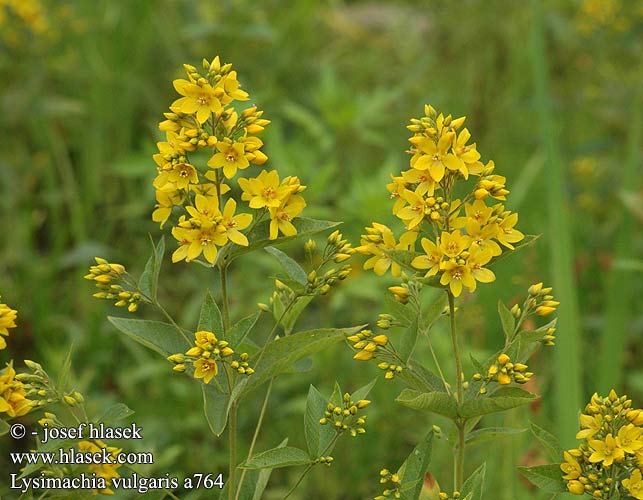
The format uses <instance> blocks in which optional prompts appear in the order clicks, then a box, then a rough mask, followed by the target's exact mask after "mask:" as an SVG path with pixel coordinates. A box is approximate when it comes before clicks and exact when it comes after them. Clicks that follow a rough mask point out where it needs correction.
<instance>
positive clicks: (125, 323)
mask: <svg viewBox="0 0 643 500" xmlns="http://www.w3.org/2000/svg"><path fill="white" fill-rule="evenodd" d="M107 319H108V320H109V321H110V322H111V323H112V324H113V325H114V326H115V327H116V328H118V329H119V330H120V331H121V332H123V333H124V334H125V335H127V336H128V337H130V338H132V339H134V340H135V341H136V342H138V343H139V344H142V345H144V346H145V347H147V348H148V349H152V350H153V351H155V352H157V353H159V354H160V355H161V356H163V357H164V358H167V357H168V356H169V355H170V354H176V353H179V352H185V351H186V350H187V349H189V348H190V343H189V342H188V341H187V340H186V338H185V337H184V336H183V335H186V336H188V335H189V334H190V333H189V332H187V331H185V330H183V335H181V333H180V331H179V330H178V329H177V328H176V327H175V326H173V325H170V324H169V323H163V322H161V321H149V320H145V319H130V318H117V317H114V316H109V317H108V318H107ZM188 338H189V337H188Z"/></svg>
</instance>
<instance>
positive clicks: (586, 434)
mask: <svg viewBox="0 0 643 500" xmlns="http://www.w3.org/2000/svg"><path fill="white" fill-rule="evenodd" d="M580 426H581V430H580V431H579V432H578V434H577V435H576V438H577V439H581V440H582V442H581V444H580V445H579V446H578V448H574V449H571V450H567V451H566V452H564V455H563V457H564V459H565V461H564V462H563V463H562V464H561V465H560V468H561V470H562V471H563V473H564V475H563V479H565V481H566V482H567V489H568V490H569V491H570V492H571V493H573V494H575V495H583V494H588V495H590V496H592V497H594V498H616V497H618V498H621V496H622V495H623V494H625V493H626V492H627V494H629V495H631V496H632V497H634V498H636V499H637V500H643V479H642V473H643V410H641V409H633V408H632V401H631V400H629V399H627V396H621V397H619V396H618V395H617V394H616V393H615V392H614V390H612V391H610V393H609V396H607V397H600V396H598V395H597V394H594V395H593V396H592V399H591V401H590V403H589V404H588V405H587V406H586V407H585V412H584V413H581V415H580Z"/></svg>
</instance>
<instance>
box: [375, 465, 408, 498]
mask: <svg viewBox="0 0 643 500" xmlns="http://www.w3.org/2000/svg"><path fill="white" fill-rule="evenodd" d="M387 483H390V484H387ZM380 484H386V485H387V487H386V489H385V490H384V491H383V492H382V494H381V495H378V496H376V497H375V500H386V499H388V498H401V497H402V492H401V491H400V488H401V487H402V482H401V481H400V476H399V475H398V474H393V473H391V471H389V470H388V469H382V470H381V471H380Z"/></svg>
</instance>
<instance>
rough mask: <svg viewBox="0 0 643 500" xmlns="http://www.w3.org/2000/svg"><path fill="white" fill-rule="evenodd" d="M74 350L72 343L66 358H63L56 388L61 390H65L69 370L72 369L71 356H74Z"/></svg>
mask: <svg viewBox="0 0 643 500" xmlns="http://www.w3.org/2000/svg"><path fill="white" fill-rule="evenodd" d="M73 350H74V345H73V344H72V345H70V346H69V350H68V351H67V354H66V355H65V359H64V360H63V364H62V366H61V367H60V372H59V373H58V382H57V383H56V388H57V389H58V390H59V391H64V390H65V384H66V383H67V377H68V376H69V371H70V370H71V357H72V352H73Z"/></svg>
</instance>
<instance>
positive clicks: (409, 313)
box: [384, 293, 416, 326]
mask: <svg viewBox="0 0 643 500" xmlns="http://www.w3.org/2000/svg"><path fill="white" fill-rule="evenodd" d="M384 300H385V301H386V306H387V307H388V310H389V311H390V313H391V315H392V316H393V317H394V318H395V319H396V320H397V321H399V322H400V324H401V325H402V326H409V325H410V324H411V323H412V322H413V320H414V319H415V316H416V314H415V312H414V311H413V310H412V309H411V307H410V306H409V305H406V304H402V303H401V302H398V301H397V300H395V298H393V296H392V295H391V294H390V293H387V294H386V295H385V296H384Z"/></svg>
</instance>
